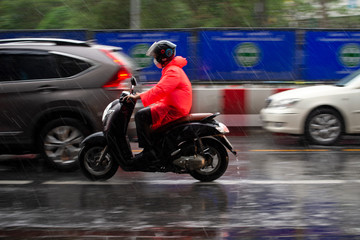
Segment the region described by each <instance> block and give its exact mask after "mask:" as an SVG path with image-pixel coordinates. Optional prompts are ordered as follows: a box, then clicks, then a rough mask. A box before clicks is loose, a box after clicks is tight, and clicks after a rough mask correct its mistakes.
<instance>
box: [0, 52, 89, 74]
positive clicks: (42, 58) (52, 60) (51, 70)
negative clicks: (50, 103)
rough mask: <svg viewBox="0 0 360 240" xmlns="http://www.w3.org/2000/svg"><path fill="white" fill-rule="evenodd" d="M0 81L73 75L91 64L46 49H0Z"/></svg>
mask: <svg viewBox="0 0 360 240" xmlns="http://www.w3.org/2000/svg"><path fill="white" fill-rule="evenodd" d="M0 66H1V68H0V81H17V80H31V79H50V78H64V77H70V76H74V75H76V74H78V73H80V72H82V71H84V70H86V69H88V68H90V67H91V66H92V65H91V64H90V63H88V62H86V61H83V60H80V59H76V58H72V57H68V56H63V55H58V54H51V53H49V52H47V51H34V50H24V51H23V50H3V51H0Z"/></svg>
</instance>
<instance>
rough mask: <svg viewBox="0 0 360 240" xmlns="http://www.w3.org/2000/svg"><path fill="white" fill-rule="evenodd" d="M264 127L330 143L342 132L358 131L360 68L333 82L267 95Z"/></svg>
mask: <svg viewBox="0 0 360 240" xmlns="http://www.w3.org/2000/svg"><path fill="white" fill-rule="evenodd" d="M260 117H261V120H262V123H263V128H264V129H266V130H268V131H270V132H276V133H288V134H296V135H305V137H306V139H307V140H308V141H309V142H311V143H313V144H319V145H332V144H334V143H336V142H337V141H338V140H339V139H340V137H341V136H342V135H343V134H358V133H360V71H356V72H354V73H353V74H351V75H349V76H348V77H346V78H344V79H342V80H341V81H339V82H338V83H337V84H335V85H320V86H311V87H303V88H298V89H293V90H288V91H285V92H280V93H277V94H274V95H272V96H270V97H269V98H268V99H267V100H266V107H265V108H263V109H261V111H260Z"/></svg>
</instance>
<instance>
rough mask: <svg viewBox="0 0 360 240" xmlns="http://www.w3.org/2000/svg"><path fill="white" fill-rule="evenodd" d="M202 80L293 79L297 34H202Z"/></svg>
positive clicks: (289, 32) (256, 32)
mask: <svg viewBox="0 0 360 240" xmlns="http://www.w3.org/2000/svg"><path fill="white" fill-rule="evenodd" d="M198 57H199V62H200V63H201V64H200V68H199V78H200V80H203V81H207V80H217V79H221V80H225V81H231V80H246V81H248V80H261V81H264V80H265V81H266V80H291V79H296V76H294V73H295V31H270V30H261V31H256V30H253V31H252V30H231V31H220V30H217V31H200V32H199V43H198Z"/></svg>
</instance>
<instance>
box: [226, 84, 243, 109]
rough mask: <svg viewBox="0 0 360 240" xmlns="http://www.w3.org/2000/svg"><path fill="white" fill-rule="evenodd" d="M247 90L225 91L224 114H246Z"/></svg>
mask: <svg viewBox="0 0 360 240" xmlns="http://www.w3.org/2000/svg"><path fill="white" fill-rule="evenodd" d="M245 104H246V102H245V89H225V90H224V106H223V113H224V114H245Z"/></svg>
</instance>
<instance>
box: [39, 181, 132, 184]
mask: <svg viewBox="0 0 360 240" xmlns="http://www.w3.org/2000/svg"><path fill="white" fill-rule="evenodd" d="M42 184H45V185H127V184H129V182H126V181H119V182H115V181H107V182H105V181H100V182H93V181H46V182H43V183H42Z"/></svg>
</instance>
